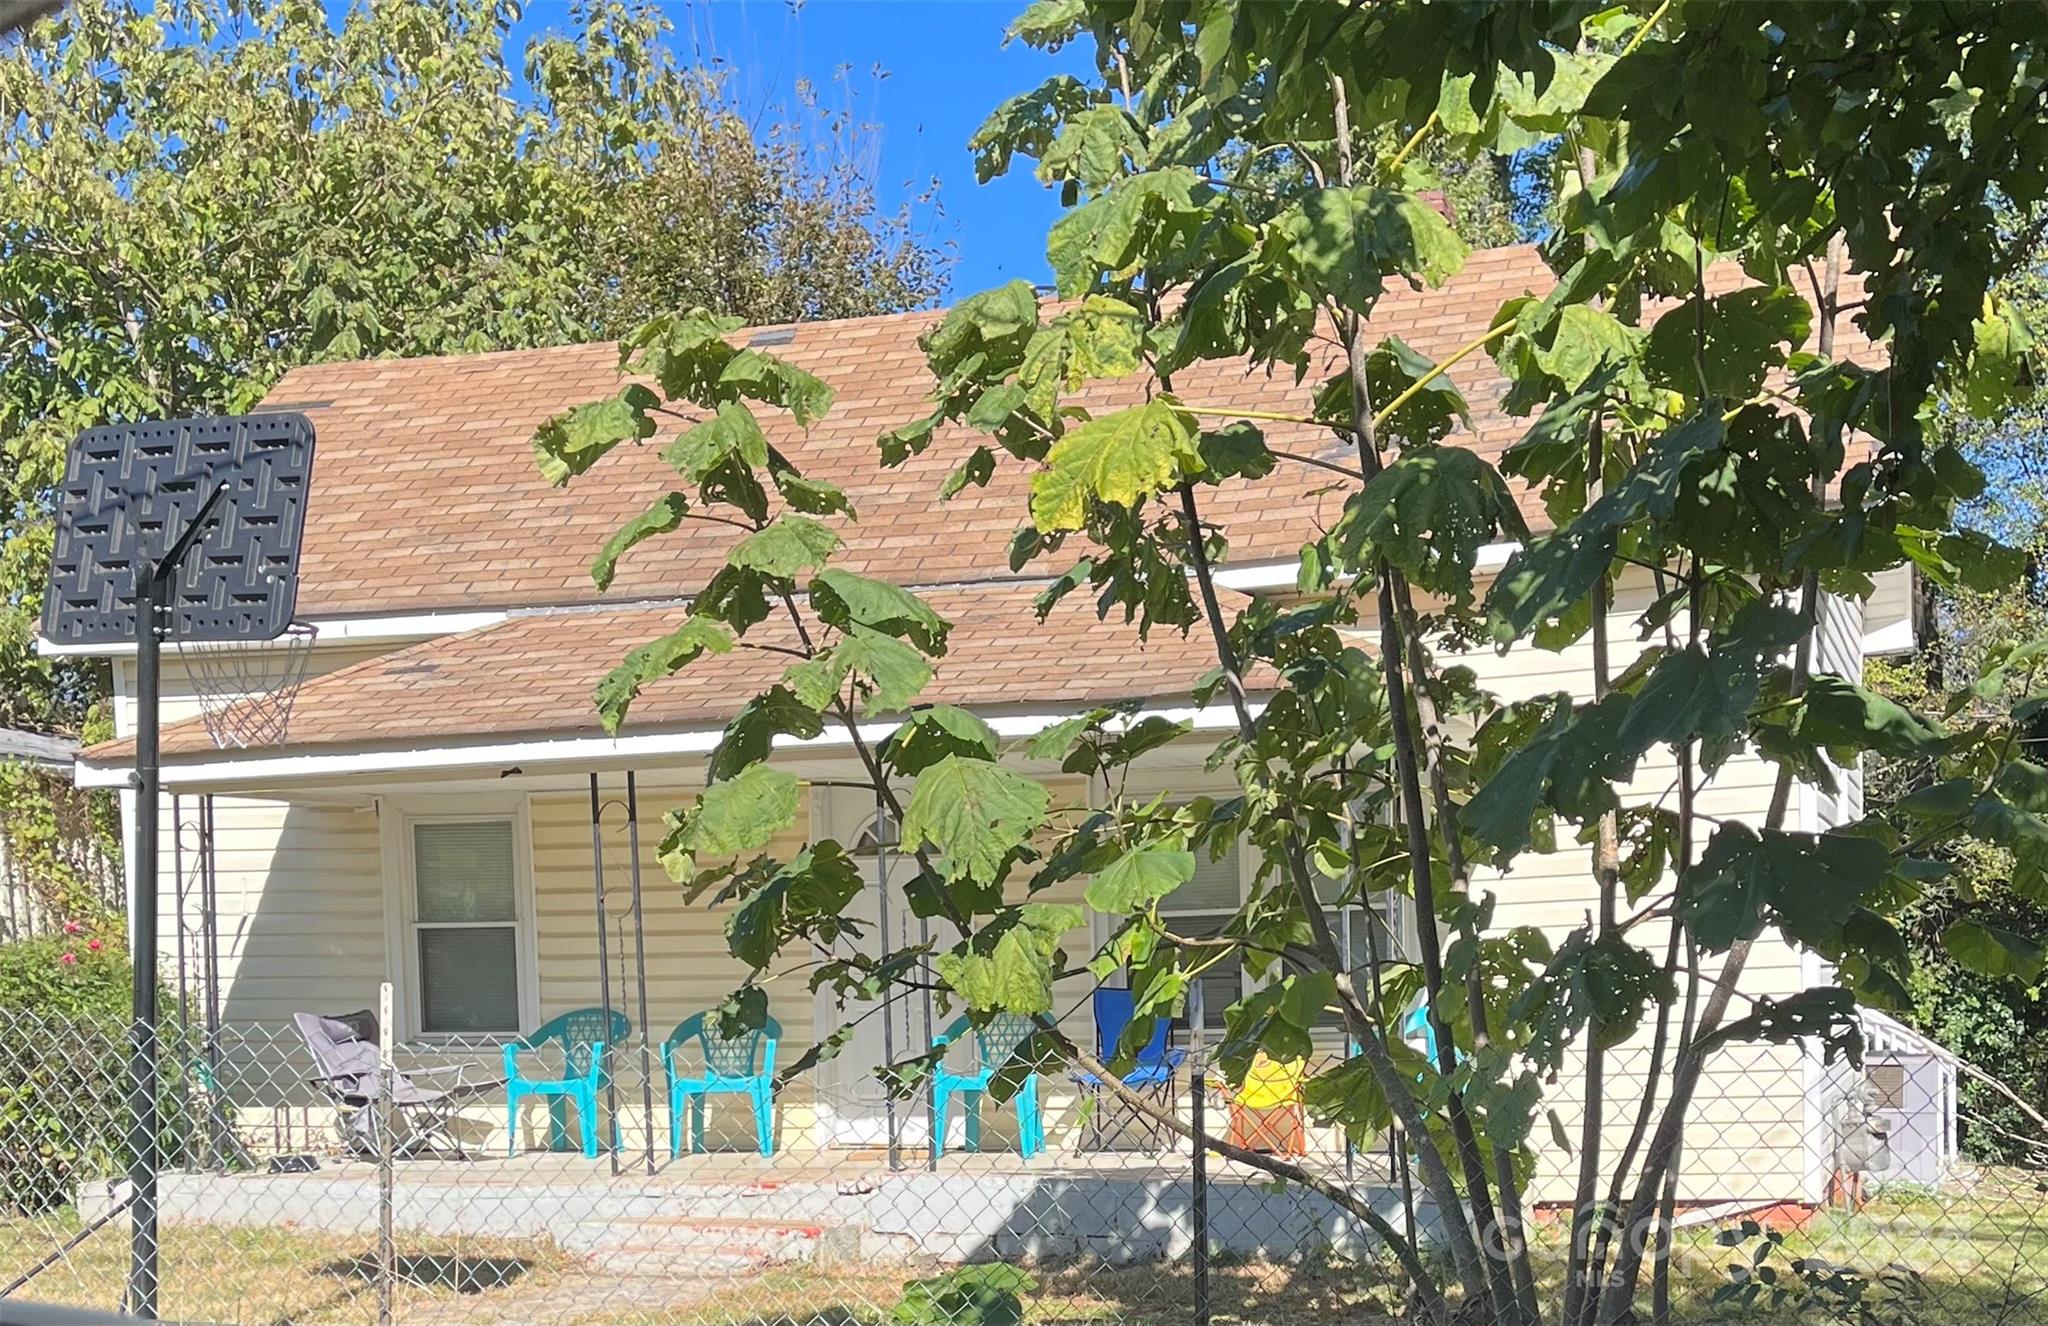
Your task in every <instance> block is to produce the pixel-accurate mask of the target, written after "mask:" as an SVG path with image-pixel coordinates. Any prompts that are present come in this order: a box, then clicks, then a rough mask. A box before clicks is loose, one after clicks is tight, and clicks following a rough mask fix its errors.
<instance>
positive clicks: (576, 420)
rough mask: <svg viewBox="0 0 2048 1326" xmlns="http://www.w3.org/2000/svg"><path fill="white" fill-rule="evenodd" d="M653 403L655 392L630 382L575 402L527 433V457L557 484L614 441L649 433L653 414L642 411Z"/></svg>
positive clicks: (590, 463) (601, 454)
mask: <svg viewBox="0 0 2048 1326" xmlns="http://www.w3.org/2000/svg"><path fill="white" fill-rule="evenodd" d="M659 404H661V400H660V398H659V397H657V396H656V395H655V394H654V393H653V392H651V391H649V390H648V389H647V388H645V387H643V386H641V385H640V384H639V383H637V382H634V383H628V384H627V385H626V386H625V387H624V388H622V389H621V390H620V392H619V394H618V395H616V396H608V397H606V398H605V399H604V400H601V401H591V402H589V403H588V404H584V405H578V406H576V407H575V408H573V409H570V410H565V411H563V412H562V413H561V414H558V415H556V416H554V417H553V418H552V419H549V420H548V421H547V422H546V423H544V424H542V425H541V426H540V428H539V429H538V430H537V431H536V432H535V433H534V435H533V459H534V463H535V464H537V465H539V466H540V472H541V476H542V477H543V478H545V479H546V480H547V481H548V482H549V483H551V484H554V485H555V486H556V487H560V486H561V485H563V484H565V483H567V482H569V480H570V479H572V478H574V477H575V476H576V475H579V474H582V473H584V472H586V471H588V470H589V469H590V467H591V466H593V465H595V464H597V462H598V461H600V460H602V459H604V457H605V454H606V453H607V452H609V451H610V450H611V449H612V448H613V447H615V446H617V445H618V444H619V443H621V442H624V441H627V440H628V439H632V438H643V437H652V436H654V419H653V417H652V416H650V415H649V414H648V413H647V412H648V411H649V410H651V409H653V408H654V407H655V406H657V405H659Z"/></svg>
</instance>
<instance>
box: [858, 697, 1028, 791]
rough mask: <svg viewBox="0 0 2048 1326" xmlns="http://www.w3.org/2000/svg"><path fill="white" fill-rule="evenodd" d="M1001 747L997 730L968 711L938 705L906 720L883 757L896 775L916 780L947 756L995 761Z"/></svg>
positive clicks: (888, 745)
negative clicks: (919, 775)
mask: <svg viewBox="0 0 2048 1326" xmlns="http://www.w3.org/2000/svg"><path fill="white" fill-rule="evenodd" d="M1000 744H1001V743H1000V742H999V741H998V740H997V739H996V734H995V730H994V729H993V728H991V727H990V726H989V725H988V724H987V723H984V722H982V721H981V720H980V719H979V718H976V717H975V716H974V715H973V714H971V713H969V712H967V711H966V710H965V709H961V708H958V707H956V706H954V705H950V704H935V705H933V706H931V707H930V708H929V709H920V710H918V711H917V712H916V713H914V714H912V715H911V716H910V717H909V718H907V719H905V720H904V721H903V726H902V727H899V728H897V729H896V730H895V731H894V732H893V733H891V734H890V735H889V738H888V740H886V741H884V742H883V743H882V757H883V758H884V759H886V760H887V761H888V762H889V767H890V768H892V769H894V770H895V771H896V772H897V773H899V774H902V775H903V776H904V777H906V778H913V777H916V776H917V775H918V774H921V773H923V772H924V771H925V770H926V769H929V768H931V767H932V766H933V765H935V764H937V763H938V762H939V761H940V760H943V759H945V758H946V757H947V756H948V755H965V756H968V757H969V758H973V759H982V760H993V759H994V758H995V757H996V752H997V749H998V748H999V746H1000Z"/></svg>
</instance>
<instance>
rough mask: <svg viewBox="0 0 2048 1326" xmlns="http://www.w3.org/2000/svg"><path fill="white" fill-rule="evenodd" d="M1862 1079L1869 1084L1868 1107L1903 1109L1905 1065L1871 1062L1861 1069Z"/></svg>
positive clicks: (1904, 1099)
mask: <svg viewBox="0 0 2048 1326" xmlns="http://www.w3.org/2000/svg"><path fill="white" fill-rule="evenodd" d="M1863 1076H1864V1080H1865V1081H1867V1082H1868V1083H1869V1084H1870V1108H1872V1109H1874V1110H1903V1109H1905V1108H1906V1066H1905V1065H1904V1064H1900V1063H1878V1064H1871V1065H1869V1066H1868V1067H1866V1068H1865V1069H1864V1070H1863Z"/></svg>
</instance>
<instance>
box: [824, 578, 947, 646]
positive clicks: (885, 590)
mask: <svg viewBox="0 0 2048 1326" xmlns="http://www.w3.org/2000/svg"><path fill="white" fill-rule="evenodd" d="M811 606H812V607H813V608H814V609H815V610H816V611H817V614H818V618H819V620H820V621H822V622H824V623H825V624H826V625H827V626H832V627H837V628H838V629H839V630H842V631H850V630H852V629H853V628H854V627H856V626H865V627H867V628H869V629H870V630H874V631H880V632H882V633H883V634H885V635H893V636H898V637H900V638H902V639H905V640H908V641H910V642H911V643H912V644H914V645H916V646H917V647H918V648H919V649H921V650H923V651H924V652H925V653H927V654H929V655H931V656H932V657H934V658H937V657H939V656H940V655H942V654H944V653H945V652H946V633H947V631H948V630H949V629H950V628H949V626H948V623H947V622H946V619H945V618H943V617H941V616H939V614H938V613H937V612H935V611H933V610H932V607H931V605H930V604H928V603H926V602H925V601H924V600H923V599H921V598H919V597H918V596H917V595H915V594H913V593H911V592H910V591H909V590H907V589H899V588H897V587H896V586H895V585H892V584H890V583H888V582H887V581H885V580H872V579H870V578H868V577H867V576H862V575H855V574H854V573H853V572H851V571H841V570H838V569H836V568H835V569H832V570H828V571H821V572H819V573H818V575H817V576H816V577H815V578H814V579H812V581H811Z"/></svg>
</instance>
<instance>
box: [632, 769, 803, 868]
mask: <svg viewBox="0 0 2048 1326" xmlns="http://www.w3.org/2000/svg"><path fill="white" fill-rule="evenodd" d="M801 788H802V785H801V784H800V783H799V782H798V781H797V778H796V776H795V775H794V774H787V773H784V772H783V771H782V770H780V769H771V768H769V767H768V766H767V765H765V764H756V765H750V766H749V767H747V768H746V769H743V770H741V771H740V772H739V773H738V774H736V775H735V776H733V777H731V778H728V779H727V780H725V781H724V782H722V783H714V784H712V785H711V786H710V787H707V788H705V789H704V791H703V792H701V793H699V794H698V797H697V800H696V802H695V803H694V804H693V805H691V806H690V807H689V808H688V809H687V810H685V811H684V812H683V813H682V814H681V815H680V816H677V817H676V819H675V828H674V830H673V831H672V832H671V833H670V835H669V837H668V839H667V840H666V841H665V842H664V843H663V845H662V850H663V852H664V853H665V854H674V855H680V856H683V857H687V858H692V859H697V860H701V859H704V858H707V857H708V858H711V859H714V860H716V859H721V858H724V857H730V856H740V855H744V854H745V853H747V852H757V851H759V850H761V849H762V848H763V847H766V846H767V845H768V844H769V843H770V842H773V841H774V839H775V836H776V835H777V834H779V833H781V832H783V831H784V830H785V829H788V828H789V827H790V826H791V825H793V824H795V823H796V808H797V800H798V793H799V792H800V791H801Z"/></svg>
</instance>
